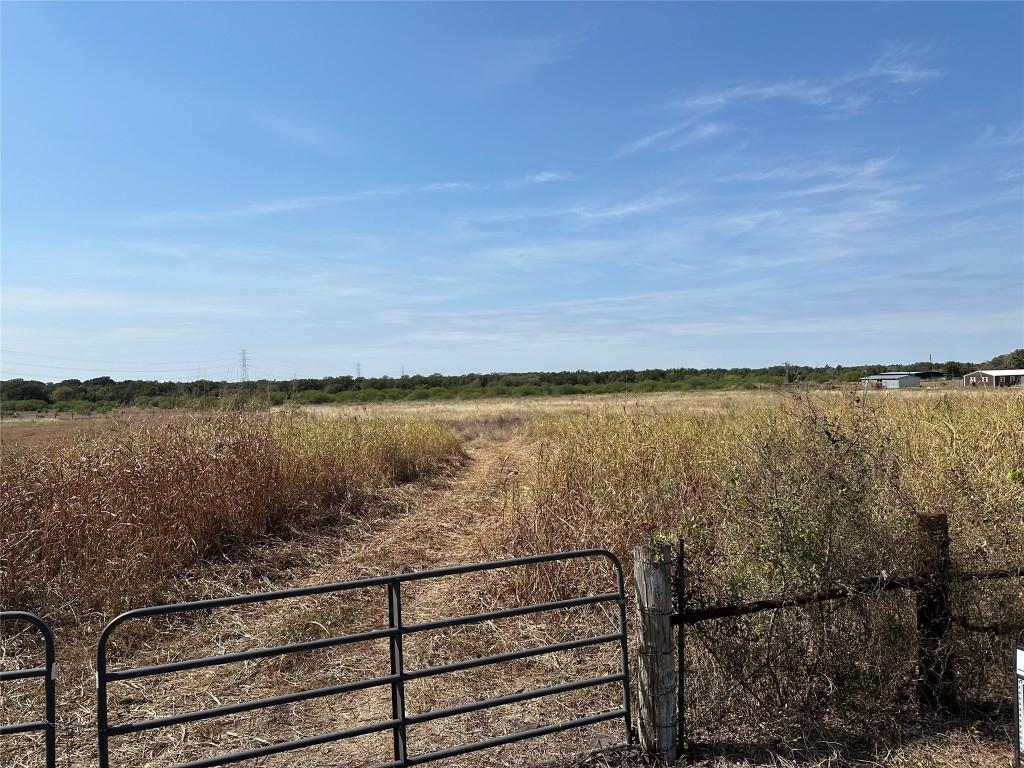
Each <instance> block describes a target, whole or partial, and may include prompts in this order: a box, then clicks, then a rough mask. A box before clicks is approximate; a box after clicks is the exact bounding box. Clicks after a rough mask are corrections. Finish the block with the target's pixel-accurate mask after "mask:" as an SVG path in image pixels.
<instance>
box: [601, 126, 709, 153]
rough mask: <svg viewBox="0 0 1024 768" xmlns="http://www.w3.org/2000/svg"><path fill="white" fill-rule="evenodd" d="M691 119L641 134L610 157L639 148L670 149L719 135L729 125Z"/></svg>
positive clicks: (636, 150)
mask: <svg viewBox="0 0 1024 768" xmlns="http://www.w3.org/2000/svg"><path fill="white" fill-rule="evenodd" d="M694 122H695V121H693V120H683V121H682V122H680V123H676V124H675V125H670V126H669V127H667V128H662V129H661V130H658V131H655V132H654V133H651V134H648V135H647V136H643V137H641V138H639V139H637V140H636V141H633V142H630V143H629V144H626V145H625V146H623V147H620V148H619V149H618V150H616V152H615V154H614V155H612V159H617V158H620V157H623V156H625V155H631V154H633V153H634V152H638V151H640V150H641V149H647V148H649V147H650V148H656V149H659V150H662V151H672V150H675V149H680V148H682V147H685V146H688V145H690V144H695V143H697V142H698V141H703V140H704V139H710V138H712V137H714V136H717V135H719V134H720V133H723V132H725V131H727V130H728V129H729V126H727V125H723V124H722V123H712V122H706V123H699V124H697V125H694Z"/></svg>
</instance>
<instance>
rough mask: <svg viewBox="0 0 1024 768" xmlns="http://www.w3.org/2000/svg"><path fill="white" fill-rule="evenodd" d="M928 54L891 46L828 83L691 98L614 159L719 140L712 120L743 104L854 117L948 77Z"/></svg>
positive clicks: (740, 88)
mask: <svg viewBox="0 0 1024 768" xmlns="http://www.w3.org/2000/svg"><path fill="white" fill-rule="evenodd" d="M926 57H927V51H926V50H925V49H923V48H921V47H920V46H916V45H913V44H908V43H902V44H901V43H894V42H890V43H888V44H887V45H886V46H885V48H884V49H883V51H882V52H881V53H880V54H879V55H878V56H877V57H876V58H875V59H874V60H873V61H872V62H871V63H870V64H869V65H868V66H866V67H862V68H860V69H857V70H854V71H852V72H847V73H844V74H838V75H835V76H833V77H831V78H828V79H813V78H795V79H792V78H791V79H784V80H778V81H776V82H746V83H736V84H732V85H728V86H725V87H720V88H716V89H712V90H705V91H702V92H697V93H691V94H690V95H687V96H684V97H682V98H679V99H676V100H674V101H673V102H671V103H669V104H668V105H667V107H668V109H669V110H670V111H672V112H675V113H677V114H678V115H679V119H678V120H677V121H676V122H675V123H673V124H671V125H669V126H667V127H664V128H661V129H659V130H657V131H654V132H652V133H649V134H647V135H645V136H643V137H641V138H639V139H637V140H635V141H632V142H630V143H628V144H625V145H624V146H622V147H621V148H620V149H619V150H618V151H616V153H615V155H614V157H621V156H623V155H628V154H632V153H634V152H637V151H639V150H662V151H671V150H675V149H680V148H682V147H684V146H687V145H688V144H692V143H694V142H696V141H700V140H702V139H705V138H710V137H711V136H715V135H717V134H719V133H721V132H722V131H724V130H725V129H726V128H727V127H731V126H726V125H723V124H721V123H716V122H711V121H710V120H709V118H710V117H711V116H712V115H715V114H717V113H721V112H724V111H727V110H730V109H734V108H739V107H741V106H743V105H749V104H757V103H768V102H775V101H784V102H791V103H796V104H798V105H802V106H804V107H808V108H811V109H814V110H816V111H818V112H820V113H822V114H825V115H830V116H844V115H852V114H856V113H857V112H860V111H863V110H864V109H866V108H867V107H869V106H870V105H871V104H873V103H876V102H878V101H884V100H892V99H896V98H901V97H902V96H904V95H905V94H906V93H908V92H913V91H914V90H916V89H917V88H918V87H920V86H921V85H922V84H924V83H927V82H929V81H932V80H935V79H937V78H939V77H942V75H943V73H942V72H941V71H940V70H938V69H935V68H933V67H929V66H927V65H926V64H925V63H924V60H925V58H926Z"/></svg>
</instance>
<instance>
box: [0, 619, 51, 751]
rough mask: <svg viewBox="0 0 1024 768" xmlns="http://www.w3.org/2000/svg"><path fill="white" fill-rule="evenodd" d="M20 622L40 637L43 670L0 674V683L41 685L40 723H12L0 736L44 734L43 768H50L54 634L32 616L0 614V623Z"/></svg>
mask: <svg viewBox="0 0 1024 768" xmlns="http://www.w3.org/2000/svg"><path fill="white" fill-rule="evenodd" d="M5 621H10V622H15V621H21V622H25V623H27V624H31V625H32V626H34V627H35V628H36V629H38V630H39V634H41V635H42V636H43V643H44V645H45V650H44V660H43V666H41V667H30V668H23V669H15V670H8V671H6V672H0V682H4V681H6V680H29V679H33V678H39V679H41V680H42V681H43V696H44V703H43V719H42V720H35V721H32V722H26V723H11V724H9V725H3V726H0V736H8V735H14V734H18V733H31V732H33V731H43V733H44V736H45V742H44V744H45V747H44V748H45V751H46V766H47V768H53V766H55V765H56V764H57V756H56V745H57V690H56V688H57V682H56V681H57V674H56V673H57V667H56V661H55V657H54V647H53V633H52V632H51V631H50V628H49V627H48V626H47V625H46V623H45V622H44V621H43V620H42V619H40V618H39V617H38V616H36V615H35V614H33V613H26V612H25V611H0V623H2V622H5Z"/></svg>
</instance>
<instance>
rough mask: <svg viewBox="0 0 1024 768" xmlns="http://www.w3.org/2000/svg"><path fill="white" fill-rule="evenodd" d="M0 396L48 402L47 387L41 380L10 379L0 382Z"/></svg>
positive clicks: (7, 398) (5, 398) (9, 398)
mask: <svg viewBox="0 0 1024 768" xmlns="http://www.w3.org/2000/svg"><path fill="white" fill-rule="evenodd" d="M0 398H2V399H4V400H42V401H43V402H44V403H49V402H50V391H49V388H48V387H47V386H46V385H45V384H44V383H43V382H41V381H32V380H29V381H26V380H25V379H10V380H9V381H4V382H0Z"/></svg>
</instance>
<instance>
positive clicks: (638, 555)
mask: <svg viewBox="0 0 1024 768" xmlns="http://www.w3.org/2000/svg"><path fill="white" fill-rule="evenodd" d="M633 575H634V580H635V582H636V603H637V611H638V612H639V620H638V622H637V628H638V631H639V646H640V647H639V654H640V669H639V678H640V686H639V688H640V689H639V698H640V736H641V742H642V745H643V747H644V749H645V750H646V751H647V752H648V753H649V754H650V755H652V756H653V757H655V758H657V759H658V760H660V761H661V762H663V763H665V764H667V765H672V764H673V763H675V760H676V728H677V725H678V723H677V714H678V712H677V699H676V673H677V670H676V659H675V648H674V643H673V637H672V546H671V545H670V544H668V543H664V542H662V543H657V544H653V545H651V546H642V547H637V548H636V550H635V552H634V561H633Z"/></svg>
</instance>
